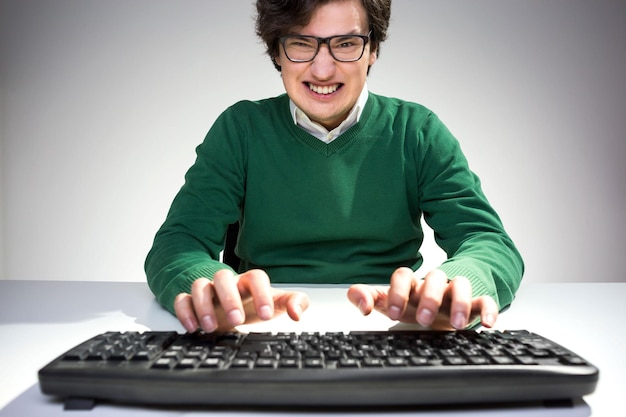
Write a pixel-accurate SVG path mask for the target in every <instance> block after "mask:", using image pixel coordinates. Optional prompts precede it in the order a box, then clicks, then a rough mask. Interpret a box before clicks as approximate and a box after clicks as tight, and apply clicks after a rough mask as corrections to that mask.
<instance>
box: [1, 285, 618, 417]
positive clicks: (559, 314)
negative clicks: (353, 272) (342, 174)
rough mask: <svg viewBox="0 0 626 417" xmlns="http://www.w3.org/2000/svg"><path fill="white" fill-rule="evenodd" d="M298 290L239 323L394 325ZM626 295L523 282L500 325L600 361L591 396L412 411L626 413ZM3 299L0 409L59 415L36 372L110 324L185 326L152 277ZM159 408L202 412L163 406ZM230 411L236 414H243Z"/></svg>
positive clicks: (29, 289)
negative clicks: (280, 308) (292, 307)
mask: <svg viewBox="0 0 626 417" xmlns="http://www.w3.org/2000/svg"><path fill="white" fill-rule="evenodd" d="M294 288H296V287H294ZM297 288H298V289H299V290H302V291H305V292H307V293H308V294H309V296H310V298H311V306H310V307H309V310H307V312H306V313H305V315H304V317H303V318H302V320H301V321H300V322H298V323H295V322H292V321H290V320H289V319H288V318H287V317H281V318H278V319H276V320H273V321H270V322H266V323H262V324H257V325H253V326H252V325H250V326H242V327H241V330H243V331H250V330H255V331H276V330H281V331H283V330H284V331H350V330H364V329H373V330H380V329H388V328H391V327H393V326H394V325H395V324H396V323H395V322H393V321H390V320H389V319H387V318H386V317H384V316H382V315H380V314H378V313H374V314H372V315H370V316H369V317H363V316H362V315H361V314H360V313H359V312H358V310H357V309H356V308H354V307H353V306H352V305H351V304H350V303H349V302H348V301H347V298H346V295H345V293H346V288H345V287H343V286H324V287H322V286H298V287H297ZM624 300H626V283H589V284H524V285H522V287H521V288H520V291H519V292H518V295H517V298H516V300H515V302H514V303H513V305H512V307H511V308H510V309H509V310H508V311H507V312H505V313H503V314H502V315H501V316H500V317H499V319H498V323H497V325H496V328H497V329H527V330H531V331H534V332H536V333H539V334H542V335H543V336H546V337H548V338H549V339H552V340H553V341H555V342H557V343H560V344H562V345H564V346H566V347H568V348H570V349H572V350H574V351H575V352H576V353H578V354H580V355H581V356H583V357H585V358H586V359H588V360H589V361H590V362H592V363H593V364H594V365H596V366H597V367H598V368H599V369H600V381H599V384H598V387H597V390H596V392H595V393H594V394H592V395H589V396H587V397H585V399H584V402H581V403H579V404H577V405H576V407H575V409H570V410H562V409H552V410H549V409H530V408H529V409H508V410H506V409H498V410H492V409H490V410H473V411H469V412H467V411H465V412H461V411H459V410H457V411H453V410H451V411H449V412H448V411H445V412H442V411H441V410H438V411H427V410H424V411H423V412H419V413H415V412H412V413H410V414H411V415H416V414H419V415H437V416H440V417H441V416H442V415H444V414H443V413H445V415H476V416H478V415H481V416H485V415H489V416H491V415H515V416H520V415H550V416H555V415H581V416H582V415H585V416H589V415H591V414H592V415H593V416H613V415H615V412H616V411H617V410H622V411H623V410H624V409H625V408H626V407H625V405H626V400H625V399H624V389H625V388H626V359H625V358H624V356H623V354H624V351H625V349H624V347H625V346H626V336H625V334H624V325H623V320H624V318H625V317H626V302H625V301H624ZM0 305H1V306H2V307H1V310H0V334H2V340H3V343H2V344H0V369H2V372H0V417H4V416H14V415H28V416H38V415H45V416H47V417H51V416H55V415H57V414H58V415H62V414H61V413H62V405H61V404H60V403H59V402H56V401H53V400H51V399H50V398H48V397H46V396H43V395H42V394H41V393H40V392H39V386H38V383H37V371H38V370H39V369H40V368H41V367H42V366H44V365H45V364H47V363H48V362H49V361H51V360H52V359H54V358H55V357H57V356H58V355H60V354H61V353H63V352H65V351H66V350H67V349H69V348H71V347H72V346H74V345H76V344H78V343H80V342H82V341H83V340H85V339H87V338H89V337H91V336H94V335H96V334H98V333H102V332H105V331H109V330H117V331H130V330H137V331H143V330H176V331H179V332H183V331H184V330H183V328H182V326H181V325H180V324H179V323H178V321H177V320H176V319H175V318H174V317H173V316H171V315H170V314H169V313H167V312H166V311H165V310H163V309H162V308H161V307H160V306H159V305H158V304H157V303H156V301H155V300H154V297H153V296H152V294H151V293H150V291H149V289H148V288H147V285H146V284H144V283H137V282H133V283H131V282H124V283H120V282H69V281H68V282H65V281H63V282H59V281H10V280H8V281H7V280H4V281H1V280H0ZM620 323H622V324H621V325H620ZM405 413H406V412H394V413H392V414H393V415H398V414H405ZM431 413H432V414H431ZM158 414H159V415H161V414H163V415H176V416H178V415H188V414H193V415H198V414H203V413H201V412H193V413H192V412H190V411H189V410H187V411H184V410H178V411H175V410H163V411H159V412H158ZM223 414H224V415H230V416H232V415H239V414H243V413H233V412H224V413H223ZM82 415H86V416H91V417H97V416H101V415H107V416H112V415H123V416H127V415H130V416H144V415H151V416H152V415H155V411H154V410H144V409H141V408H131V409H128V408H123V407H116V406H113V405H98V406H97V407H96V409H94V410H92V411H90V412H86V413H85V414H83V412H72V417H74V416H76V417H79V416H82ZM207 415H208V413H207ZM210 415H215V413H211V414H210ZM307 415H308V416H311V415H312V414H310V413H308V414H307ZM342 415H344V416H345V415H346V413H343V414H342ZM350 415H353V414H350ZM368 415H371V413H368Z"/></svg>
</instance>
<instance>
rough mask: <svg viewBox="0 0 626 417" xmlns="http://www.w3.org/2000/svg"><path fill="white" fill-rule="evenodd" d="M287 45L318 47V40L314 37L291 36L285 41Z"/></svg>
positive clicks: (307, 47)
mask: <svg viewBox="0 0 626 417" xmlns="http://www.w3.org/2000/svg"><path fill="white" fill-rule="evenodd" d="M285 46H286V47H288V48H298V49H317V41H316V40H315V39H312V38H304V37H289V38H287V41H286V42H285Z"/></svg>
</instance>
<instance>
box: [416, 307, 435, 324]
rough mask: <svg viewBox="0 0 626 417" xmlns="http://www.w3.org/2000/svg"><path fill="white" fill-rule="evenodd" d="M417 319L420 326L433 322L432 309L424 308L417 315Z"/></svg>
mask: <svg viewBox="0 0 626 417" xmlns="http://www.w3.org/2000/svg"><path fill="white" fill-rule="evenodd" d="M417 321H418V323H419V324H421V325H422V326H425V327H428V326H430V325H431V324H432V322H433V313H432V311H430V310H428V309H426V308H424V309H422V310H421V311H420V313H419V315H418V316H417Z"/></svg>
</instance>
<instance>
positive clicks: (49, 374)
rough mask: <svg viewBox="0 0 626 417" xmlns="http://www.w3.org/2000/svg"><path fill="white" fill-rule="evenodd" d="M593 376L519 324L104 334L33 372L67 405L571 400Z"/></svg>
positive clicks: (586, 389)
mask: <svg viewBox="0 0 626 417" xmlns="http://www.w3.org/2000/svg"><path fill="white" fill-rule="evenodd" d="M598 377H599V371H598V369H597V368H596V367H594V366H593V365H591V364H590V363H589V362H587V361H586V360H584V359H583V358H581V357H580V356H578V355H576V354H575V353H573V352H572V351H570V350H568V349H566V348H564V347H563V346H560V345H558V344H556V343H553V342H551V341H549V340H547V339H546V338H544V337H542V336H539V335H537V334H534V333H530V332H527V331H505V332H500V331H473V330H471V331H457V332H443V331H376V332H374V331H367V332H351V333H271V334H267V333H248V334H246V333H219V334H218V333H212V334H208V333H203V332H196V333H187V334H179V333H176V332H156V331H148V332H143V333H139V332H126V333H117V332H109V333H103V334H100V335H98V336H95V337H93V338H91V339H89V340H87V341H85V342H84V343H81V344H80V345H78V346H76V347H74V348H72V349H70V350H69V351H68V352H66V353H64V354H63V355H61V356H60V357H58V358H57V359H55V360H54V361H52V362H51V363H49V364H48V365H46V366H45V367H44V368H42V369H41V370H40V371H39V383H40V386H41V390H42V392H43V393H44V394H49V395H52V396H55V397H59V398H61V399H63V400H65V405H66V408H91V407H93V405H94V404H95V402H96V401H98V400H101V401H110V402H118V403H127V404H146V405H168V406H176V405H190V406H193V405H195V406H206V405H210V406H234V407H250V406H253V407H255V408H256V407H263V406H268V407H304V406H306V407H320V406H322V407H350V406H356V407H363V406H411V407H412V406H424V405H441V404H448V405H449V404H464V403H467V404H470V403H506V402H515V403H517V402H526V401H533V402H535V401H550V400H567V399H577V398H580V397H582V396H584V395H587V394H590V393H592V392H593V391H594V390H595V387H596V384H597V381H598Z"/></svg>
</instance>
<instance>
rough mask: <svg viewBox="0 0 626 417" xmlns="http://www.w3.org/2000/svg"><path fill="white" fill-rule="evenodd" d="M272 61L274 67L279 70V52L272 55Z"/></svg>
mask: <svg viewBox="0 0 626 417" xmlns="http://www.w3.org/2000/svg"><path fill="white" fill-rule="evenodd" d="M272 62H274V66H275V67H276V69H277V70H278V71H280V69H281V67H282V65H281V64H280V54H278V55H274V56H273V57H272Z"/></svg>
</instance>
